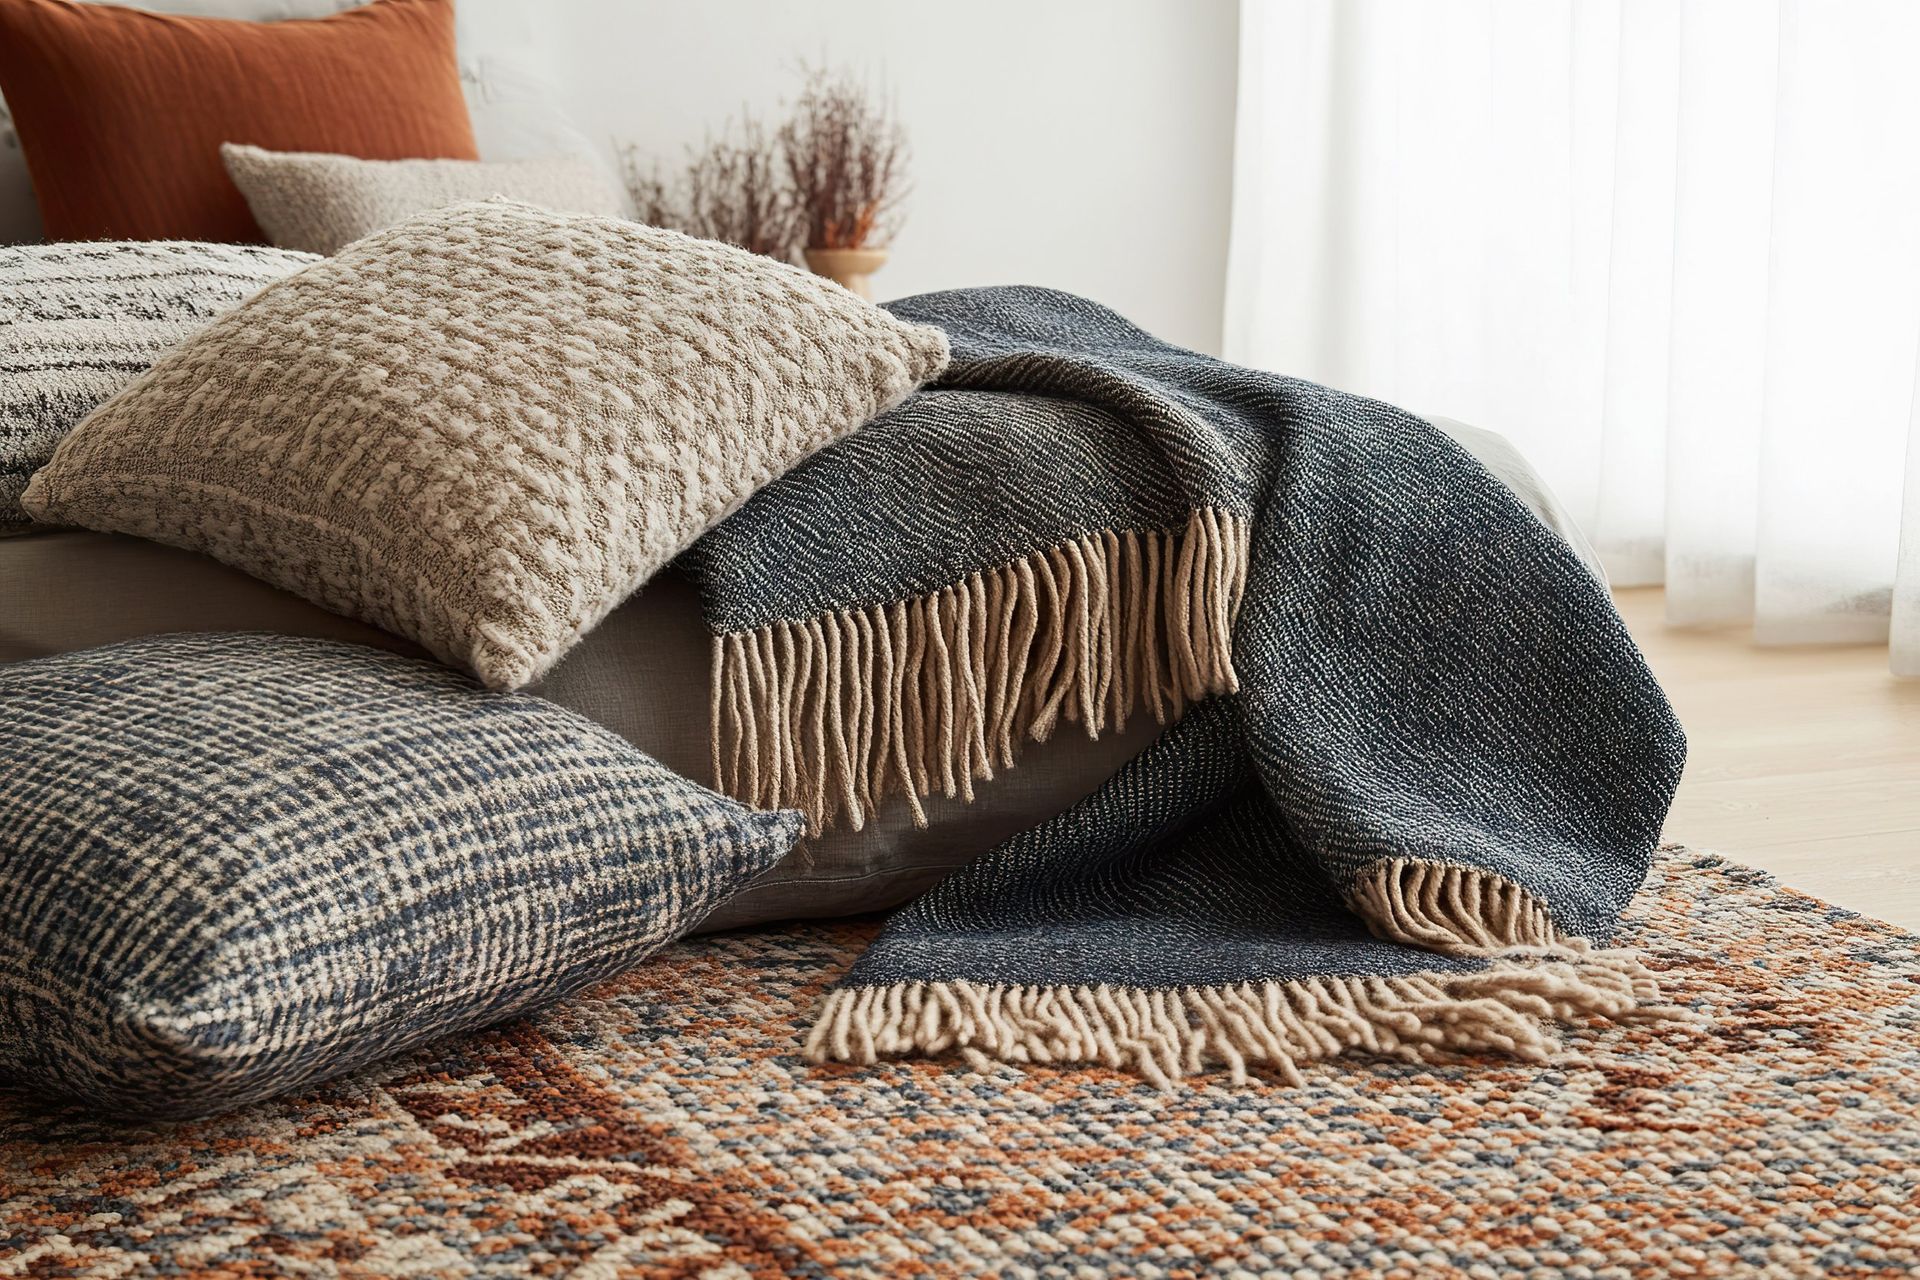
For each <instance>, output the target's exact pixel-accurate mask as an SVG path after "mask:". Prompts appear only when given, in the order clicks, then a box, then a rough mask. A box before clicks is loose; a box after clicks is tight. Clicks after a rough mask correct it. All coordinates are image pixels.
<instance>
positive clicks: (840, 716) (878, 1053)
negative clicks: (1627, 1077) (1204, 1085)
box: [686, 288, 1685, 1084]
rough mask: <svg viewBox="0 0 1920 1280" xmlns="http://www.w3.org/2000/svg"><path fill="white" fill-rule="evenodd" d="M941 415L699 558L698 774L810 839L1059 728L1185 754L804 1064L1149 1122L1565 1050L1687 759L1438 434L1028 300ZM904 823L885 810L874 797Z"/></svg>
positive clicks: (1522, 532) (1566, 579) (1030, 837)
mask: <svg viewBox="0 0 1920 1280" xmlns="http://www.w3.org/2000/svg"><path fill="white" fill-rule="evenodd" d="M892 309H893V310H894V311H895V312H896V313H897V314H899V315H901V316H903V317H905V318H907V319H911V320H915V321H920V322H922V323H927V324H935V325H939V326H940V327H942V328H944V329H945V330H946V331H947V332H948V334H949V335H951V339H952V346H953V363H952V365H951V367H950V368H949V369H948V371H947V373H946V374H945V376H944V377H943V378H942V380H941V381H940V382H939V383H938V384H937V385H935V386H934V387H931V388H929V389H927V390H925V391H923V392H921V393H919V394H917V395H915V396H914V397H912V398H911V399H910V400H909V401H908V402H906V403H905V404H903V405H901V406H900V407H899V408H897V409H894V410H892V411H890V412H889V413H886V414H884V415H882V416H881V417H880V418H878V419H876V420H875V421H874V422H872V423H871V424H870V425H868V426H867V427H866V428H864V429H863V430H861V431H859V432H856V433H855V434H854V435H852V436H851V437H848V438H847V439H845V440H843V441H841V442H839V443H838V444H836V445H834V446H832V447H831V448H829V449H826V450H824V451H823V452H821V453H819V454H817V455H815V456H814V457H813V458H812V459H810V460H809V461H808V462H806V463H805V464H803V465H802V466H801V467H799V468H798V469H797V470H795V471H793V472H792V473H790V474H789V475H788V476H786V477H785V478H783V479H781V480H780V481H778V482H776V483H774V484H772V485H770V486H768V487H767V488H766V489H764V490H762V491H761V492H760V493H758V494H757V495H756V496H755V497H754V498H753V499H752V500H751V501H750V502H749V503H748V504H747V505H746V506H745V507H743V508H742V509H741V510H740V511H739V512H738V513H737V514H736V515H734V516H733V517H732V518H731V519H729V520H727V521H726V522H725V523H724V524H722V525H721V526H719V527H718V528H717V529H715V530H714V531H713V532H711V533H710V534H708V536H707V537H706V538H705V539H704V540H703V541H702V542H701V543H699V544H698V545H697V546H696V547H695V548H694V549H693V550H692V551H691V552H690V553H689V555H688V557H687V560H686V564H687V567H688V568H689V569H690V571H691V572H692V573H693V574H694V576H695V577H696V579H697V580H698V581H699V583H700V585H701V588H702V591H703V595H704V599H705V607H706V611H707V616H708V620H709V623H710V624H711V626H712V628H713V630H714V632H715V641H714V750H715V753H716V758H715V768H716V775H717V776H718V777H719V778H720V779H721V780H722V783H723V785H724V786H725V787H726V788H727V789H729V790H731V791H732V792H733V794H734V795H736V796H738V797H740V798H741V799H743V800H747V801H749V802H751V803H754V804H757V805H760V806H762V807H768V808H772V807H780V806H790V807H795V808H799V809H803V810H805V811H806V813H807V815H808V817H809V819H810V821H811V822H812V823H813V824H814V826H815V827H816V828H818V827H824V826H827V825H829V824H834V823H850V824H853V825H856V826H857V825H859V824H861V823H862V822H864V821H865V820H866V818H867V817H868V816H870V815H871V814H872V813H873V812H874V811H875V810H876V808H877V807H878V806H879V805H881V804H883V803H888V802H890V801H891V802H894V803H906V804H909V805H912V806H914V807H915V808H916V809H917V808H918V805H919V799H918V798H919V797H920V796H924V795H927V794H929V793H930V792H933V791H935V790H938V791H941V792H944V793H946V794H948V795H956V794H957V795H962V796H967V797H971V795H972V790H973V788H974V786H975V785H976V784H977V783H981V782H984V781H986V780H989V779H991V778H992V777H993V776H994V774H995V772H996V771H997V770H1004V769H1009V768H1013V767H1016V762H1017V758H1018V754H1019V746H1020V743H1021V742H1022V740H1024V739H1028V738H1032V739H1044V738H1046V737H1047V736H1048V735H1049V734H1051V733H1053V732H1054V731H1056V730H1057V729H1059V728H1060V727H1061V724H1062V722H1063V721H1065V722H1069V723H1072V724H1076V725H1077V726H1078V730H1077V731H1082V732H1086V733H1088V734H1095V735H1097V734H1099V733H1102V732H1104V731H1107V730H1109V729H1111V728H1113V727H1115V726H1117V725H1119V724H1121V723H1122V722H1124V721H1125V720H1127V718H1128V717H1130V716H1135V715H1151V716H1155V717H1157V718H1158V719H1160V720H1161V721H1162V722H1163V723H1166V724H1169V725H1171V726H1172V727H1171V728H1170V729H1169V730H1168V731H1167V732H1166V733H1164V734H1163V735H1162V737H1161V738H1160V739H1159V741H1158V742H1157V743H1156V744H1155V745H1154V746H1153V747H1152V748H1151V749H1150V750H1148V751H1147V752H1146V753H1145V754H1144V755H1142V756H1141V757H1140V758H1139V759H1137V760H1136V761H1134V762H1133V763H1132V764H1131V765H1129V766H1128V767H1127V768H1126V769H1125V770H1123V771H1122V772H1121V773H1120V774H1119V775H1118V776H1116V777H1115V778H1114V779H1113V780H1112V781H1111V782H1109V783H1108V784H1107V785H1106V786H1104V787H1103V788H1102V789H1101V790H1099V791H1098V792H1096V793H1095V794H1094V795H1092V796H1091V797H1089V798H1088V799H1086V800H1085V801H1083V802H1082V803H1080V804H1078V805H1076V806H1075V807H1074V808H1072V809H1071V810H1069V811H1067V812H1066V813H1063V814H1061V815H1060V816H1059V817H1057V818H1055V819H1053V820H1051V821H1049V822H1047V823H1045V824H1043V825H1041V826H1040V827H1037V828H1035V829H1034V830H1032V831H1029V832H1027V833H1025V834H1024V835H1021V836H1019V837H1017V838H1015V839H1014V840H1012V841H1009V842H1008V843H1007V844H1005V845H1003V846H1002V847H1000V848H999V849H997V850H996V851H994V852H993V853H991V854H989V855H988V856H987V857H986V858H984V859H983V860H981V861H980V862H978V863H976V864H975V865H973V866H971V867H969V868H967V869H965V870H964V871H961V872H959V873H957V874H956V875H954V876H952V877H951V878H950V879H948V880H947V881H945V882H944V883H943V884H941V885H940V886H938V887H937V888H936V889H934V890H933V891H932V892H931V893H929V894H927V895H926V896H925V897H924V898H922V899H921V900H920V901H918V902H916V903H914V904H913V905H912V906H910V907H908V908H906V909H904V910H902V911H900V912H898V913H897V914H896V915H895V916H893V918H892V919H890V920H889V921H888V923H887V924H886V926H885V928H884V929H883V930H882V932H881V933H880V935H879V937H878V938H877V940H876V941H875V942H874V944H873V945H872V947H871V948H870V949H869V950H868V952H867V953H866V954H865V955H864V956H863V957H862V959H861V960H860V961H859V963H858V964H856V965H855V966H854V968H853V970H852V972H851V973H849V974H848V975H846V977H845V978H844V979H843V981H842V982H841V983H840V985H839V986H838V987H837V988H836V989H835V990H834V991H833V992H831V993H830V995H829V996H828V998H827V1001H826V1006H825V1009H824V1010H823V1012H822V1014H821V1017H820V1019H819V1021H818V1023H817V1025H816V1026H815V1029H814V1032H813V1035H812V1037H811V1039H810V1041H809V1045H808V1048H809V1052H810V1053H812V1054H813V1055H814V1056H815V1057H818V1058H827V1059H839V1060H846V1061H854V1062H871V1061H874V1060H875V1059H877V1058H879V1057H882V1056H889V1055H903V1054H932V1053H938V1052H942V1051H945V1050H956V1049H957V1050H959V1051H961V1052H963V1053H966V1054H968V1055H969V1056H971V1057H975V1058H979V1057H981V1056H982V1055H984V1056H987V1057H994V1058H1000V1059H1003V1060H1007V1061H1013V1062H1098V1063H1105V1064H1107V1065H1110V1066H1114V1067H1122V1068H1126V1069H1130V1070H1134V1071H1138V1072H1140V1073H1142V1074H1144V1075H1146V1076H1148V1077H1149V1078H1151V1079H1154V1080H1156V1081H1158V1082H1160V1083H1162V1084H1166V1083H1168V1082H1169V1081H1171V1080H1173V1079H1175V1078H1177V1077H1180V1076H1183V1075H1189V1074H1192V1073H1195V1072H1198V1071H1202V1070H1204V1069H1207V1068H1208V1067H1210V1066H1214V1065H1224V1066H1225V1067H1227V1068H1228V1069H1229V1070H1230V1071H1231V1072H1232V1073H1233V1074H1234V1076H1235V1077H1236V1078H1243V1077H1244V1075H1245V1073H1246V1071H1247V1070H1248V1068H1249V1067H1250V1066H1257V1065H1261V1064H1265V1065H1268V1066H1270V1067H1273V1068H1275V1069H1277V1070H1278V1071H1280V1072H1281V1073H1282V1074H1286V1075H1289V1076H1290V1075H1292V1074H1293V1072H1294V1071H1295V1068H1296V1064H1299V1063H1301V1062H1304V1061H1308V1060H1312V1059H1315V1058H1320V1057H1326V1056H1330V1055H1332V1054H1337V1053H1339V1052H1341V1051H1343V1050H1345V1049H1347V1048H1349V1047H1360V1048H1364V1049H1367V1050H1370V1051H1374V1052H1378V1053H1384V1054H1391V1055H1396V1056H1401V1057H1411V1058H1421V1057H1426V1056H1428V1055H1430V1054H1433V1053H1436V1052H1442V1051H1453V1050H1485V1049H1500V1050H1506V1051H1509V1052H1513V1053H1518V1054H1520V1055H1522V1056H1525V1057H1530V1058H1538V1057H1540V1056H1542V1055H1544V1054H1545V1053H1546V1052H1547V1051H1548V1050H1549V1049H1550V1048H1551V1046H1552V1044H1553V1042H1552V1041H1551V1039H1550V1038H1549V1036H1548V1032H1547V1030H1546V1024H1547V1023H1549V1022H1551V1021H1554V1020H1562V1021H1564V1020H1568V1019H1573V1018H1578V1017H1583V1016H1588V1015H1593V1014H1599V1015H1607V1016H1621V1015H1625V1014H1627V1013H1629V1012H1631V1011H1634V1010H1636V1009H1638V1008H1641V1007H1642V1006H1644V1005H1646V1004H1647V1002H1649V1001H1651V1000H1653V999H1655V998H1656V997H1657V991H1656V989H1655V987H1654V984H1653V982H1652V980H1651V978H1650V977H1649V976H1648V975H1647V974H1646V972H1645V971H1644V970H1642V969H1641V967H1640V966H1639V964H1638V962H1637V960H1636V959H1635V957H1634V956H1633V955H1632V954H1631V953H1628V952H1624V951H1613V950H1607V949H1604V947H1603V946H1602V945H1601V944H1603V943H1604V941H1605V939H1606V938H1607V937H1608V935H1609V934H1610V932H1611V930H1612V928H1613V925H1614V923H1615V920H1616V918H1617V917H1618V915H1619V912H1620V911H1621V909H1622V907H1623V906H1625V904H1626V903H1627V901H1628V899H1629V898H1630V897H1631V896H1632V894H1633V892H1634V890H1635V889H1636V888H1637V887H1638V886H1639V884H1640V882H1641V879H1642V877H1643V875H1644V874H1645V871H1646V868H1647V865H1648V860H1649V858H1650V856H1651V854H1652V850H1653V847H1654V844H1655V841H1656V839H1657V837H1658V834H1659V831H1660V824H1661V821H1662V819H1663V817H1664V816H1665V814H1666V811H1667V805H1668V803H1669V801H1670V800H1671V798H1672V795H1673V789H1674V786H1675V784H1676V782H1677V781H1678V778H1679V774H1680V766H1681V761H1682V759H1683V757H1684V753H1685V745H1684V740H1683V738H1682V736H1681V732H1680V729H1679V726H1678V724H1677V723H1676V722H1675V720H1674V717H1673V714H1672V712H1671V711H1670V710H1669V708H1668V706H1667V702H1666V699H1665V698H1664V697H1663V696H1662V694H1661V692H1660V689H1659V686H1658V685H1657V684H1656V683H1655V682H1654V680H1653V678H1652V676H1651V675H1650V674H1649V673H1648V671H1647V669H1646V667H1645V665H1644V664H1643V663H1642V661H1641V659H1640V656H1639V654H1638V652H1637V651H1636V650H1635V648H1634V646H1633V644H1632V642H1631V641H1630V640H1629V639H1628V637H1627V634H1626V632H1625V630H1624V628H1623V627H1622V626H1621V623H1620V620H1619V618H1618V616H1617V615H1616V614H1615V612H1614V610H1613V607H1612V604H1611V602H1610V601H1609V600H1608V598H1607V596H1606V593H1605V591H1604V590H1603V588H1602V587H1601V586H1600V585H1599V584H1598V583H1597V582H1596V581H1595V580H1594V578H1593V577H1592V576H1591V575H1590V574H1589V573H1588V572H1587V570H1586V569H1585V568H1584V567H1583V566H1582V565H1581V563H1580V562H1579V560H1577V559H1576V558H1575V556H1574V555H1573V553H1572V552H1571V551H1570V550H1569V549H1568V548H1567V547H1566V546H1565V545H1564V544H1563V543H1562V542H1561V541H1560V540H1559V539H1558V538H1557V537H1556V536H1555V535H1554V534H1553V533H1552V532H1550V531H1549V530H1548V529H1546V528H1545V527H1544V526H1543V525H1541V524H1540V523H1539V522H1538V521H1537V520H1536V519H1535V518H1534V517H1533V515H1532V514H1531V513H1530V512H1529V511H1528V510H1527V509H1526V508H1525V507H1524V506H1522V505H1521V503H1520V502H1519V500H1518V499H1516V498H1515V497H1514V496H1513V494H1512V493H1510V492H1509V491H1508V490H1507V489H1506V488H1505V487H1504V486H1503V485H1501V484H1500V483H1499V482H1498V481H1497V480H1495V479H1494V478H1493V477H1492V476H1490V475H1489V474H1488V473H1487V472H1486V471H1485V470H1483V469H1482V468H1481V467H1480V465H1479V464H1478V463H1477V462H1475V461H1474V460H1473V459H1472V458H1471V457H1469V456H1468V455H1467V454H1466V453H1464V452H1463V451H1462V450H1461V449H1460V448H1459V447H1457V446H1456V445H1454V444H1453V443H1452V442H1451V441H1449V440H1448V439H1446V438H1445V437H1444V436H1443V435H1441V434H1440V433H1439V432H1438V431H1436V430H1434V429H1433V428H1432V427H1431V426H1429V425H1428V424H1427V423H1425V422H1423V421H1421V420H1420V419H1418V418H1415V417H1412V416H1411V415H1409V414H1406V413H1403V412H1401V411H1400V410H1397V409H1394V408H1391V407H1389V406H1387V405H1384V404H1379V403H1376V402H1374V401H1370V400H1363V399H1360V398H1357V397H1354V396H1349V395H1344V394H1341V393H1339V392H1336V391H1331V390H1328V389H1327V388H1325V387H1319V386H1315V385H1313V384H1310V383H1306V382H1300V381H1296V380H1294V379H1290V378H1283V377H1278V376H1275V375H1273V374H1268V373H1261V372H1257V371H1255V370H1251V369H1244V368H1240V367H1237V366H1234V365H1230V364H1226V363H1224V362H1222V361H1219V360H1215V359H1211V358H1209V357H1206V356H1202V355H1197V354H1195V353H1193V352H1190V351H1184V350H1181V349H1178V348H1175V347H1172V346H1169V345H1167V344H1165V343H1162V342H1160V341H1158V340H1156V339H1154V338H1152V337H1150V336H1149V335H1147V334H1145V333H1143V332H1141V331H1140V330H1139V329H1137V328H1135V327H1134V326H1132V325H1130V324H1128V323H1127V322H1126V321H1124V320H1122V319H1120V318H1119V317H1118V316H1116V315H1114V314H1113V313H1112V312H1110V311H1107V310H1106V309H1104V308H1102V307H1099V306H1096V305H1094V304H1092V303H1089V302H1087V301H1085V300H1083V299H1079V298H1075V297H1072V296H1070V295H1066V294H1061V293H1055V292H1051V291H1047V290H1040V289H1024V288H1008V289H981V290H969V291H962V292H953V293H942V294H932V295H927V296H924V297H919V298H914V299H909V300H907V301H904V302H900V303H895V304H893V308H892ZM896 797H897V799H896Z"/></svg>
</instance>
